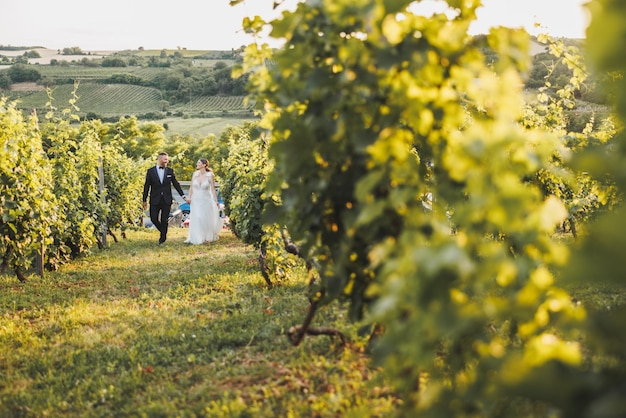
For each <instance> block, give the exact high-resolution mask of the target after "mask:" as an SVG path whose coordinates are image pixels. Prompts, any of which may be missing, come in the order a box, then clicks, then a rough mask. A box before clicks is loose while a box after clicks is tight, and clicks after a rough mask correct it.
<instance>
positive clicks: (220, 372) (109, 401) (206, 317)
mask: <svg viewBox="0 0 626 418" xmlns="http://www.w3.org/2000/svg"><path fill="white" fill-rule="evenodd" d="M185 234H186V230H184V229H179V228H175V229H171V230H170V234H169V236H168V241H167V243H166V244H165V245H164V246H157V245H156V241H157V234H156V232H155V231H153V230H138V231H130V232H129V233H128V238H127V239H124V240H121V241H120V242H119V243H110V246H109V248H108V249H106V250H102V251H99V250H95V252H94V254H93V255H92V256H89V257H86V258H82V259H79V260H77V261H75V262H72V263H71V264H68V265H66V266H64V267H63V268H62V269H60V270H59V271H57V272H47V273H46V275H45V277H44V278H43V279H41V278H39V277H37V276H31V277H30V279H29V281H28V282H27V283H24V284H22V283H19V282H18V281H17V280H16V279H15V277H14V276H12V275H1V276H0V417H19V416H24V417H40V416H53V417H58V416H63V417H118V416H133V417H134V416H149V417H154V416H163V417H166V416H180V417H192V416H210V417H213V416H215V417H221V416H229V417H244V416H255V417H256V416H263V417H265V416H267V417H273V416H354V417H361V416H385V415H387V414H388V413H389V412H390V411H391V410H392V409H393V406H394V400H393V398H392V396H391V395H390V394H389V390H388V389H387V388H386V387H385V385H384V384H383V383H382V378H381V377H380V376H379V372H378V371H377V370H376V369H374V368H372V367H371V365H370V364H369V360H368V357H367V356H365V355H364V354H363V353H362V347H363V345H364V343H365V342H364V341H362V340H360V339H359V337H358V336H357V334H356V326H357V324H349V323H348V322H347V321H346V319H345V312H344V311H343V309H341V308H340V307H338V306H336V307H333V308H328V309H326V310H324V311H322V312H320V314H319V315H318V316H317V317H316V320H315V323H314V325H325V326H332V327H336V328H339V329H340V330H342V331H343V332H345V333H346V334H347V335H349V337H350V339H351V340H352V344H351V345H350V347H348V348H346V347H342V346H340V345H339V343H338V341H336V340H331V339H330V338H328V337H324V336H322V337H308V338H306V339H305V340H304V341H303V343H302V344H301V345H300V346H298V347H293V346H292V345H291V344H290V343H289V342H288V340H287V337H286V335H285V333H286V330H288V329H289V327H291V326H292V325H296V324H300V323H301V322H302V320H303V318H304V315H305V312H306V309H307V300H306V297H305V292H306V284H305V279H304V277H302V278H301V279H298V280H294V281H293V282H285V283H283V284H282V285H281V286H278V287H277V288H275V289H274V290H268V289H267V287H266V285H265V282H264V280H263V279H262V277H261V275H260V274H259V273H258V270H257V264H256V251H254V249H253V248H250V247H248V246H244V245H242V244H241V243H240V242H239V241H238V240H237V239H236V238H235V237H234V236H233V235H232V234H230V233H229V232H227V231H225V232H223V233H222V236H221V238H220V240H219V241H218V242H217V243H213V244H211V245H203V246H189V245H186V244H184V243H183V240H184V238H185ZM303 276H304V274H303Z"/></svg>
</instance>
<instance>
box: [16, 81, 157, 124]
mask: <svg viewBox="0 0 626 418" xmlns="http://www.w3.org/2000/svg"><path fill="white" fill-rule="evenodd" d="M73 89H74V86H73V85H70V84H63V85H60V86H58V87H56V88H54V89H53V90H52V97H53V99H54V101H53V106H55V107H58V108H63V107H67V105H68V103H69V100H70V99H71V97H72V91H73ZM77 95H78V100H77V102H76V105H77V106H78V108H79V109H80V110H79V111H78V112H77V113H78V115H86V114H87V113H90V112H93V113H96V114H98V115H101V116H115V115H126V114H143V113H146V112H158V111H159V110H160V107H159V101H160V100H161V93H160V92H159V91H158V90H157V89H154V88H151V87H140V86H134V85H121V84H99V83H82V84H80V85H79V87H78V90H77ZM18 98H19V102H20V103H19V107H20V108H22V109H30V108H35V109H42V108H43V107H44V105H45V103H46V102H47V101H48V94H47V93H46V92H45V91H37V92H20V94H19V96H18Z"/></svg>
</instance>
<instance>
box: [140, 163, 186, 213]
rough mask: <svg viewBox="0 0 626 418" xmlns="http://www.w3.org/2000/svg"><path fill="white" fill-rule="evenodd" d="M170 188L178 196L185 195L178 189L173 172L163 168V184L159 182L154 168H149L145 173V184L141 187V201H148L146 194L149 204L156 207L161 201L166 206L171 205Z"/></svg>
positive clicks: (180, 188) (181, 189) (178, 185)
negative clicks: (173, 189) (174, 190)
mask: <svg viewBox="0 0 626 418" xmlns="http://www.w3.org/2000/svg"><path fill="white" fill-rule="evenodd" d="M172 186H174V188H175V189H176V191H177V192H178V194H180V195H181V197H182V196H184V195H185V193H184V192H183V188H182V187H180V183H178V180H176V175H175V174H174V170H173V169H171V168H169V167H165V174H164V176H163V183H161V180H159V174H158V173H157V168H156V167H151V168H149V169H148V171H147V172H146V182H145V183H144V185H143V201H144V202H147V201H148V193H150V204H151V205H158V204H159V203H160V202H161V200H163V201H164V202H165V203H166V204H168V205H171V204H172Z"/></svg>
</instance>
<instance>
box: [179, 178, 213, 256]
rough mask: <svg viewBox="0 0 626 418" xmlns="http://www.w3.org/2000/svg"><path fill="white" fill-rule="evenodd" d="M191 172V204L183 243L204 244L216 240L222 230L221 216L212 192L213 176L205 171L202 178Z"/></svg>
mask: <svg viewBox="0 0 626 418" xmlns="http://www.w3.org/2000/svg"><path fill="white" fill-rule="evenodd" d="M198 177H199V173H198V172H197V171H196V172H194V173H193V177H192V180H191V187H192V192H191V204H190V212H189V234H188V235H187V239H186V240H185V243H187V244H204V243H206V242H213V241H217V240H218V238H219V233H220V231H221V230H222V218H220V211H219V207H218V205H217V202H216V201H215V196H214V194H213V193H214V192H213V184H214V176H213V173H212V172H210V171H209V172H207V173H206V175H205V176H204V179H203V180H202V183H200V181H199V180H198Z"/></svg>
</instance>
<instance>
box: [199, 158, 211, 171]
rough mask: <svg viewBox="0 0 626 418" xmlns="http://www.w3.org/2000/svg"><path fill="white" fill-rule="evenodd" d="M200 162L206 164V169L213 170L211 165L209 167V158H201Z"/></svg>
mask: <svg viewBox="0 0 626 418" xmlns="http://www.w3.org/2000/svg"><path fill="white" fill-rule="evenodd" d="M200 162H201V163H202V164H204V165H205V166H206V171H208V172H213V170H212V169H211V167H209V160H207V159H206V158H200Z"/></svg>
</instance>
